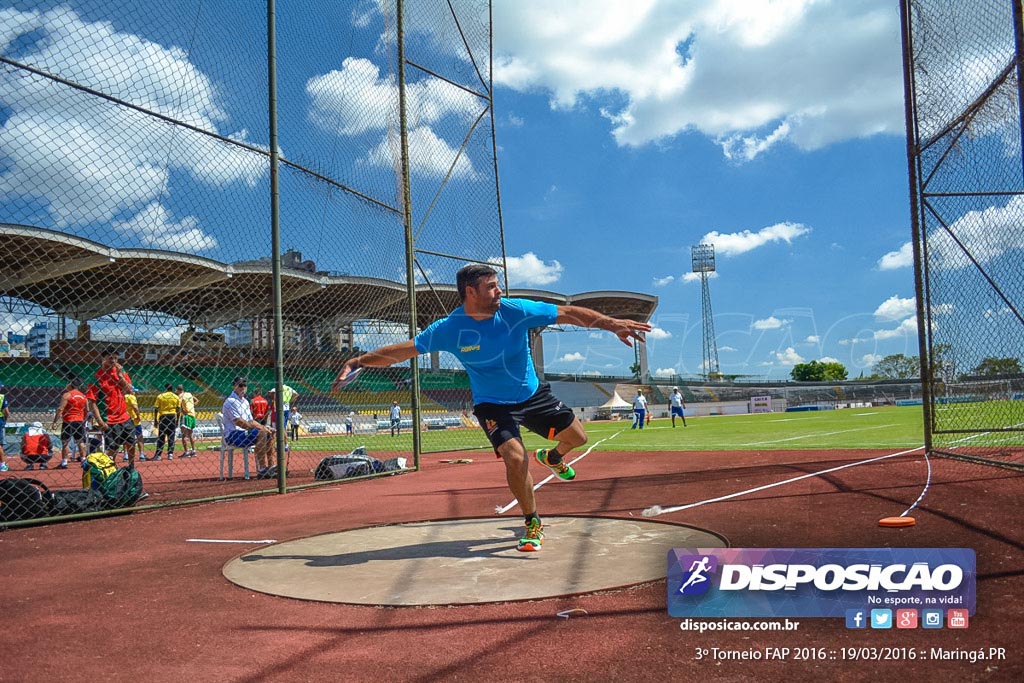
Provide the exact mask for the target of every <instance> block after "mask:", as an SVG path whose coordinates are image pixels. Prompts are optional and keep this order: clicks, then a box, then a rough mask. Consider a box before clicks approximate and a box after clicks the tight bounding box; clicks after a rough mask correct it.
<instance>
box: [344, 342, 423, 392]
mask: <svg viewBox="0 0 1024 683" xmlns="http://www.w3.org/2000/svg"><path fill="white" fill-rule="evenodd" d="M418 355H419V351H417V350H416V343H415V342H414V341H413V340H412V339H410V340H409V341H404V342H398V343H397V344H388V345H387V346H382V347H380V348H379V349H375V350H373V351H367V352H366V353H364V354H361V355H359V356H356V357H355V358H349V359H348V361H346V362H345V365H343V366H342V368H341V372H339V373H338V377H337V378H336V379H335V380H334V386H335V387H337V386H338V385H339V384H341V383H342V382H344V381H345V378H346V377H348V375H349V373H350V372H353V371H354V370H358V369H359V368H386V367H387V366H389V365H394V364H395V363H401V362H402V361H403V360H409V359H410V358H415V357H416V356H418Z"/></svg>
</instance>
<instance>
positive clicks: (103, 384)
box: [85, 347, 135, 469]
mask: <svg viewBox="0 0 1024 683" xmlns="http://www.w3.org/2000/svg"><path fill="white" fill-rule="evenodd" d="M131 386H132V379H131V377H129V376H128V373H127V372H125V371H124V368H122V367H121V364H120V363H119V362H118V361H117V351H115V350H114V348H113V347H107V348H106V349H104V350H103V353H102V354H101V360H100V369H99V370H97V371H96V383H95V384H91V385H89V391H87V392H86V394H85V397H86V398H87V399H89V410H90V412H91V413H92V415H93V417H94V418H95V419H96V425H97V426H98V427H99V428H100V429H101V430H102V431H103V433H104V434H103V440H104V441H105V442H106V444H105V445H106V450H107V455H108V456H109V457H110V459H111V460H116V458H117V454H118V452H119V451H120V450H121V448H124V449H125V450H126V451H128V467H129V468H132V469H134V468H135V423H134V422H132V419H131V417H130V416H129V415H128V404H127V403H126V402H125V400H124V394H125V392H126V391H130V390H131ZM101 393H102V394H103V398H104V399H105V400H106V404H107V419H106V421H104V420H103V416H102V415H100V408H99V405H97V403H98V402H99V396H100V394H101Z"/></svg>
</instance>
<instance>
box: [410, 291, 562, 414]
mask: <svg viewBox="0 0 1024 683" xmlns="http://www.w3.org/2000/svg"><path fill="white" fill-rule="evenodd" d="M557 319H558V306H556V305H555V304H548V303H543V302H540V301H530V300H529V299H502V300H501V305H500V307H499V308H498V312H497V313H495V314H494V317H492V318H488V319H487V320H474V319H473V318H471V317H469V316H468V315H466V310H465V308H463V307H462V306H459V307H458V308H456V309H455V310H454V311H452V313H451V315H449V316H448V317H447V318H441V319H440V320H438V321H436V322H435V323H433V324H432V325H431V326H430V327H428V328H427V329H425V330H423V331H422V332H420V333H419V334H418V335H416V338H415V340H414V341H415V343H416V350H417V351H419V352H420V353H429V352H431V351H448V352H449V353H451V354H454V356H455V357H456V358H458V359H459V361H460V362H461V363H462V365H463V366H464V367H465V368H466V372H468V373H469V386H470V387H471V388H472V390H473V402H474V403H503V404H511V403H522V402H523V401H525V400H526V399H528V398H530V397H531V396H533V395H534V393H536V391H537V387H539V386H540V381H539V380H538V379H537V372H536V370H534V369H533V357H532V356H531V355H530V344H529V331H530V329H531V328H534V327H545V326H547V325H552V324H554V323H555V322H556V320H557Z"/></svg>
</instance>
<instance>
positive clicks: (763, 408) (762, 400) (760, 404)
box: [750, 396, 772, 413]
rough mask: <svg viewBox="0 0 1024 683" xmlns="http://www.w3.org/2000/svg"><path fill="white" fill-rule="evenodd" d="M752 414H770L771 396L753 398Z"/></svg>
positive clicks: (751, 401) (751, 404) (751, 399)
mask: <svg viewBox="0 0 1024 683" xmlns="http://www.w3.org/2000/svg"><path fill="white" fill-rule="evenodd" d="M750 412H752V413H770V412H772V397H771V396H752V397H751V398H750Z"/></svg>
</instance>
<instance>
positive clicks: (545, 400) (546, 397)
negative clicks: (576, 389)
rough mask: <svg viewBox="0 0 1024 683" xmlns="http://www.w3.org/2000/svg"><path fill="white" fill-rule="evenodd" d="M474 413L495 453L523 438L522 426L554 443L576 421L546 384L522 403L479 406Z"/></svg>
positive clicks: (570, 409)
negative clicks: (504, 445) (501, 447)
mask: <svg viewBox="0 0 1024 683" xmlns="http://www.w3.org/2000/svg"><path fill="white" fill-rule="evenodd" d="M473 414H474V415H476V419H477V420H478V421H479V422H480V426H481V427H483V430H484V433H486V434H487V438H488V439H489V440H490V442H491V445H492V446H493V447H494V452H495V453H497V452H498V447H499V446H500V445H501V444H503V443H505V442H506V441H511V440H512V439H518V438H520V436H519V425H523V426H524V427H526V428H527V429H529V430H530V431H531V432H533V433H534V434H539V435H541V436H543V437H544V438H545V439H548V440H553V439H554V438H555V434H558V433H559V432H561V431H562V430H563V429H566V428H567V427H568V426H569V425H571V424H572V421H573V420H575V419H576V416H575V415H574V414H573V412H572V408H569V407H568V406H566V405H564V404H563V403H562V402H561V401H559V400H558V399H557V398H555V395H554V394H552V393H551V385H550V384H548V383H547V382H542V383H541V385H540V386H539V387H537V391H536V392H535V393H534V394H533V396H531V397H530V398H528V399H526V400H525V401H523V402H522V403H509V404H504V403H478V404H476V405H475V406H473Z"/></svg>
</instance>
